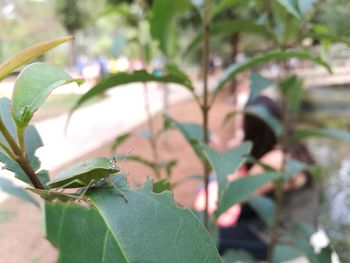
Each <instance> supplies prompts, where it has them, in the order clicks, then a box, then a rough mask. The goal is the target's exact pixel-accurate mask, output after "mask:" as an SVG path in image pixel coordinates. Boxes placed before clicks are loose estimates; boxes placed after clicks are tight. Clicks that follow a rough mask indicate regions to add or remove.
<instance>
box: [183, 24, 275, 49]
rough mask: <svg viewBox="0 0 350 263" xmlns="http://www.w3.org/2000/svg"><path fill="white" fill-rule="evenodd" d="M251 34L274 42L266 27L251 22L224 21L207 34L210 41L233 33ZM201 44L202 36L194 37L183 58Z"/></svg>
mask: <svg viewBox="0 0 350 263" xmlns="http://www.w3.org/2000/svg"><path fill="white" fill-rule="evenodd" d="M238 32H239V33H251V34H253V35H260V36H262V37H265V38H266V39H267V40H274V37H275V36H274V34H273V32H271V31H270V30H269V29H268V28H267V27H266V26H264V25H261V24H257V23H256V22H254V21H251V20H234V21H224V22H220V23H216V24H213V26H212V27H211V28H210V31H209V34H210V37H211V39H213V38H215V37H224V36H232V35H233V34H235V33H238ZM202 42H203V34H202V33H198V34H197V35H195V36H194V38H193V39H192V41H191V42H190V44H189V45H188V46H187V48H186V49H185V52H184V56H187V55H188V54H190V53H191V52H193V50H194V49H195V48H197V47H199V46H200V44H201V43H202Z"/></svg>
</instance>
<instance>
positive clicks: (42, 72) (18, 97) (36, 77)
mask: <svg viewBox="0 0 350 263" xmlns="http://www.w3.org/2000/svg"><path fill="white" fill-rule="evenodd" d="M71 81H73V80H72V78H71V77H70V76H69V75H68V74H67V73H66V72H65V71H63V70H62V69H60V68H57V67H54V66H51V65H47V64H44V63H34V64H31V65H29V66H27V67H26V68H25V69H24V70H23V71H22V72H21V74H20V75H19V76H18V79H17V81H16V84H15V88H14V91H13V94H12V116H13V119H14V121H15V123H16V125H17V127H18V128H19V129H20V130H22V129H24V127H26V126H27V125H28V123H29V121H30V120H31V118H32V117H33V114H34V112H35V111H37V110H38V109H39V107H40V106H41V105H42V104H43V103H44V102H45V100H46V99H47V97H48V96H49V95H50V93H51V92H52V91H53V90H54V89H55V88H58V87H59V86H62V85H64V84H67V83H69V82H71Z"/></svg>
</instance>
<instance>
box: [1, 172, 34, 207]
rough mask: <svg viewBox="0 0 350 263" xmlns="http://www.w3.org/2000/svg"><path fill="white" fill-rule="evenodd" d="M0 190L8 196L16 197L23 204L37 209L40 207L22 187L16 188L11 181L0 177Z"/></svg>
mask: <svg viewBox="0 0 350 263" xmlns="http://www.w3.org/2000/svg"><path fill="white" fill-rule="evenodd" d="M0 189H1V190H2V191H4V192H6V193H8V194H10V195H13V196H15V197H18V198H19V199H21V200H23V201H24V202H28V203H31V204H33V205H35V206H37V207H40V205H39V203H38V202H37V201H36V200H35V199H34V198H33V197H32V196H31V195H30V194H28V192H27V191H26V190H24V189H23V188H22V187H19V186H16V185H14V184H13V182H12V181H10V180H9V179H6V178H4V177H0Z"/></svg>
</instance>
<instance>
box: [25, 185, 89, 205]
mask: <svg viewBox="0 0 350 263" xmlns="http://www.w3.org/2000/svg"><path fill="white" fill-rule="evenodd" d="M27 189H28V190H29V191H31V192H33V193H35V194H38V195H40V196H41V197H42V198H44V199H46V200H50V201H54V200H58V201H61V202H64V203H66V202H75V201H81V200H83V201H85V202H87V200H86V199H84V198H81V197H80V194H75V193H72V194H67V193H61V192H56V191H51V190H43V189H35V188H27Z"/></svg>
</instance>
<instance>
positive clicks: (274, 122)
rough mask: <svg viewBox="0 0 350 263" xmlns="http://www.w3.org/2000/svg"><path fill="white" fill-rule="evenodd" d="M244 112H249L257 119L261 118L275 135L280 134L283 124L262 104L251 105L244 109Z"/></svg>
mask: <svg viewBox="0 0 350 263" xmlns="http://www.w3.org/2000/svg"><path fill="white" fill-rule="evenodd" d="M244 113H245V114H251V115H253V116H255V117H257V118H259V119H261V120H262V121H263V122H265V123H266V124H267V125H268V126H269V127H270V128H271V130H272V131H273V132H274V133H275V135H276V136H277V137H279V136H281V135H282V132H283V126H282V124H281V122H280V121H279V120H278V119H277V118H276V117H274V116H273V115H272V114H271V113H270V112H269V111H268V110H267V109H266V107H264V106H262V105H251V106H248V107H246V108H245V109H244Z"/></svg>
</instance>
